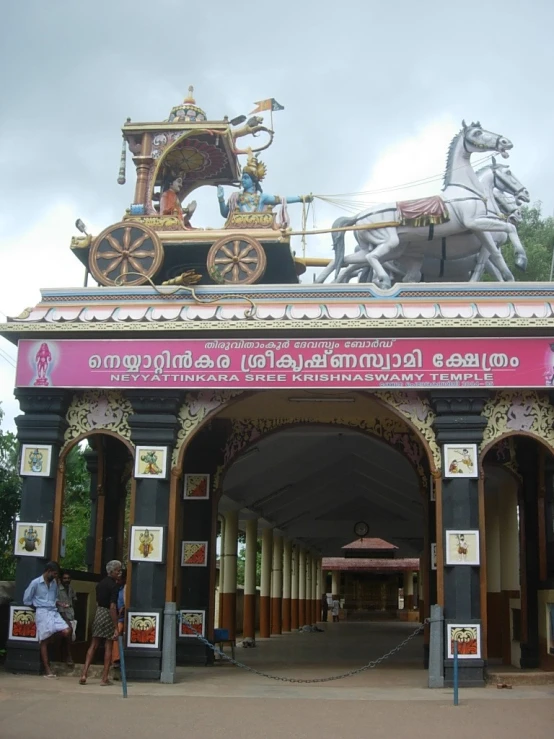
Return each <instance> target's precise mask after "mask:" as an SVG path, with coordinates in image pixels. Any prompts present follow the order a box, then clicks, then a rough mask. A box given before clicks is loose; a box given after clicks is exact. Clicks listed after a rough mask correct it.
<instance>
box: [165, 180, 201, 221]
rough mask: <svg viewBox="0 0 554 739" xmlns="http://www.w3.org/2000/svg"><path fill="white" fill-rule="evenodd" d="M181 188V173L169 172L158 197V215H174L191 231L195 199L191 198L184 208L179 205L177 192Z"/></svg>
mask: <svg viewBox="0 0 554 739" xmlns="http://www.w3.org/2000/svg"><path fill="white" fill-rule="evenodd" d="M182 188H183V178H182V176H181V175H174V174H170V175H169V176H168V179H167V180H166V182H165V184H164V187H163V192H162V196H161V199H160V215H161V216H176V217H177V218H178V219H179V221H180V222H181V224H182V226H183V228H186V229H187V230H188V231H191V230H192V229H193V227H192V226H191V225H190V219H191V218H192V214H193V213H194V211H195V210H196V201H195V200H193V201H192V202H191V203H189V204H188V205H187V206H185V208H183V206H182V205H181V200H180V197H179V193H180V192H181V190H182Z"/></svg>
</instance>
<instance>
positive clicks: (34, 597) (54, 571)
mask: <svg viewBox="0 0 554 739" xmlns="http://www.w3.org/2000/svg"><path fill="white" fill-rule="evenodd" d="M58 573H59V567H58V564H57V562H48V564H46V565H45V567H44V573H43V574H42V575H41V576H40V577H36V578H35V579H34V580H31V582H30V583H29V586H28V587H27V590H26V591H25V593H24V595H23V603H24V605H26V606H31V607H32V608H34V609H35V623H36V626H37V636H38V640H39V642H40V658H41V660H42V664H43V665H44V677H48V678H55V677H56V675H55V674H54V673H53V672H52V669H51V667H50V662H49V661H48V644H49V643H50V642H51V640H52V638H53V637H54V636H57V635H60V636H64V637H66V638H67V637H70V636H71V629H70V628H69V627H68V625H67V624H66V622H65V621H64V620H63V618H62V617H61V616H60V614H59V613H58V584H57V582H56V577H57V575H58Z"/></svg>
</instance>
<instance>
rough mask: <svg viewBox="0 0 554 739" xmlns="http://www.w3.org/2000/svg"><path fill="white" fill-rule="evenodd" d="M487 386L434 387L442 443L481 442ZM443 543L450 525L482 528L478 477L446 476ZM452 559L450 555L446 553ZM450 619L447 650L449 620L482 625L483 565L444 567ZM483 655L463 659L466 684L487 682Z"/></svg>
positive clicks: (447, 668)
mask: <svg viewBox="0 0 554 739" xmlns="http://www.w3.org/2000/svg"><path fill="white" fill-rule="evenodd" d="M488 396H489V394H488V391H486V390H467V391H465V390H460V391H457V392H456V393H453V392H452V391H447V390H445V391H433V392H431V393H430V400H431V403H432V405H433V408H434V410H435V413H436V418H435V421H434V428H435V434H436V438H437V442H438V443H439V444H440V445H442V444H480V443H481V441H482V439H483V431H484V429H485V427H486V425H487V420H486V418H485V417H484V416H482V415H481V411H482V410H483V406H484V404H485V402H486V400H487V399H488ZM442 524H443V526H442V528H443V532H442V536H443V540H442V544H443V547H444V548H445V551H446V534H445V532H446V531H447V530H449V529H451V530H456V529H461V530H464V529H477V530H478V529H479V485H478V479H477V478H475V479H473V478H471V479H470V478H458V479H452V478H448V479H447V478H445V477H444V470H443V481H442ZM445 560H446V557H445ZM444 619H445V639H444V643H445V646H446V649H447V648H448V638H447V630H446V627H447V624H449V623H450V624H453V623H455V624H460V625H474V624H475V625H480V624H481V592H480V567H474V566H468V565H450V566H449V565H446V564H445V567H444ZM447 656H448V652H447V651H445V662H444V673H445V684H446V685H451V684H452V664H453V661H452V660H451V659H447ZM484 667H485V662H484V660H483V659H477V658H471V659H463V660H460V670H459V678H460V685H462V686H477V685H484Z"/></svg>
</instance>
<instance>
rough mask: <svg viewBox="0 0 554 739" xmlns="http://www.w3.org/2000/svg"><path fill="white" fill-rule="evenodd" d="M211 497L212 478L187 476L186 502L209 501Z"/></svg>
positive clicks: (184, 492) (197, 475)
mask: <svg viewBox="0 0 554 739" xmlns="http://www.w3.org/2000/svg"><path fill="white" fill-rule="evenodd" d="M209 497H210V476H209V475H204V474H193V475H185V487H184V490H183V498H184V499H185V500H207V499H208V498H209Z"/></svg>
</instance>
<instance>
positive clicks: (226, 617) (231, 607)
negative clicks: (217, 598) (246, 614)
mask: <svg viewBox="0 0 554 739" xmlns="http://www.w3.org/2000/svg"><path fill="white" fill-rule="evenodd" d="M221 606H222V608H221V618H220V621H221V628H222V629H227V631H228V632H229V639H234V638H235V637H236V633H237V594H236V593H222V594H221Z"/></svg>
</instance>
